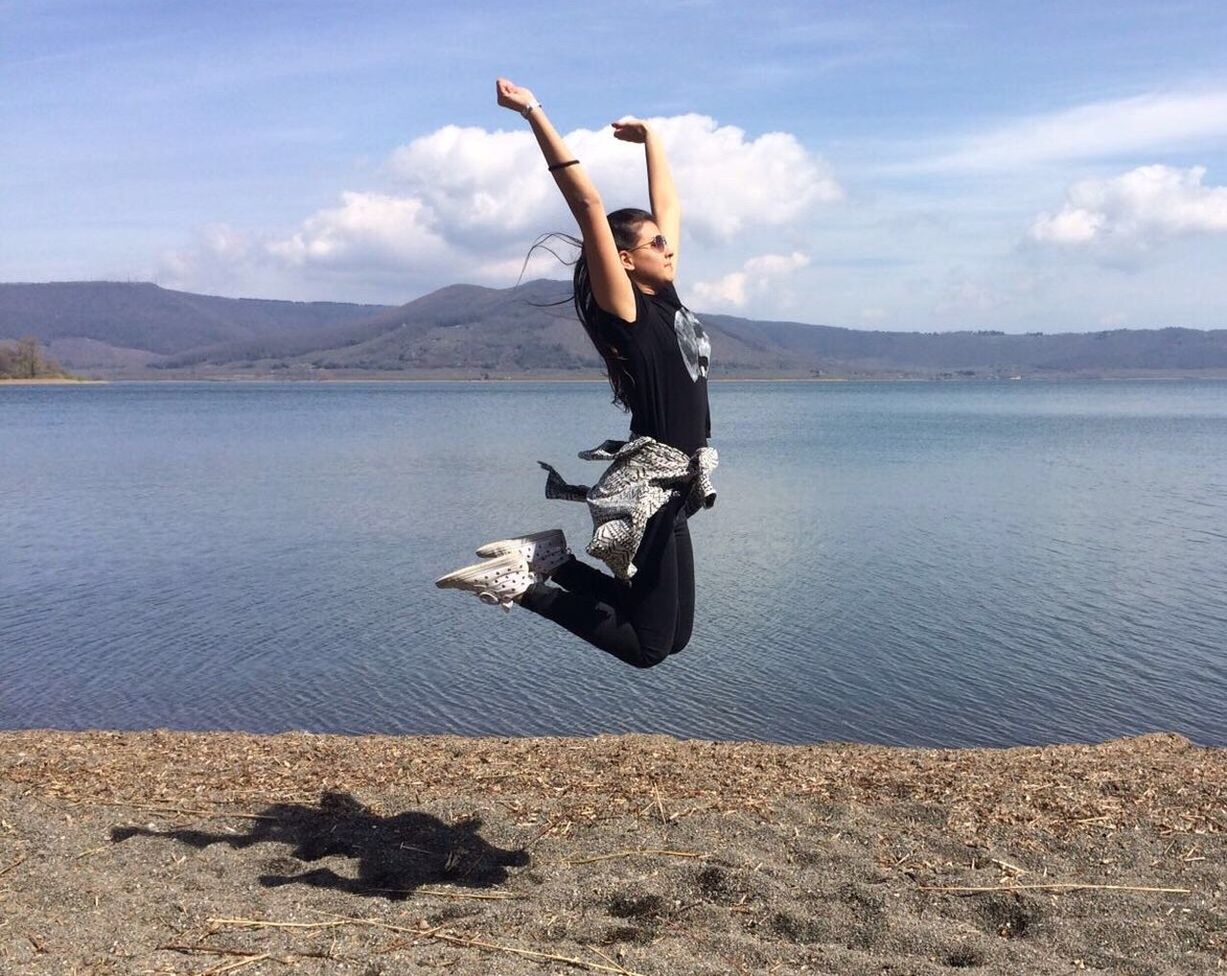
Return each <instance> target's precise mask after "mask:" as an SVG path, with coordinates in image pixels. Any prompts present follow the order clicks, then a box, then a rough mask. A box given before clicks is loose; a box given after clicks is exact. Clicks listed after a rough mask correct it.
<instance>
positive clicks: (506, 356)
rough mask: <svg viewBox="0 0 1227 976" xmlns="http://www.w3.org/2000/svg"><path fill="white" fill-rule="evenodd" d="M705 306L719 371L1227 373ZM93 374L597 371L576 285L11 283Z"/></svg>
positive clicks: (1168, 357)
mask: <svg viewBox="0 0 1227 976" xmlns="http://www.w3.org/2000/svg"><path fill="white" fill-rule="evenodd" d="M698 314H699V316H700V318H701V319H702V321H703V323H704V325H705V326H706V328H707V330H708V332H709V333H710V335H711V340H712V349H713V368H712V373H713V376H721V375H724V376H778V375H791V376H798V375H799V376H812V375H827V376H894V377H905V376H915V377H935V376H1006V375H1067V374H1088V373H1089V374H1122V373H1123V374H1138V375H1154V374H1156V373H1164V374H1179V373H1182V372H1188V371H1198V372H1207V371H1222V372H1227V330H1222V329H1218V330H1212V331H1203V330H1197V329H1181V328H1164V329H1116V330H1112V331H1107V332H1089V333H1059V334H1053V335H1044V334H1040V333H1032V334H1029V335H1006V334H1004V333H1001V332H994V331H987V330H986V331H978V332H943V333H913V332H867V331H860V330H855V329H845V328H838V327H834V326H826V325H808V324H805V323H800V322H773V321H756V320H751V319H744V318H737V317H734V316H729V315H715V314H705V313H703V312H702V311H699V313H698ZM24 335H32V336H36V337H38V338H40V339H42V340H43V341H44V342H46V343H47V344H48V345H49V346H50V352H51V353H52V354H53V355H55V356H56V358H57V359H58V360H59V361H60V362H61V363H62V364H63V365H64V366H65V367H67V368H71V369H77V370H79V371H82V370H84V371H89V372H92V373H93V374H94V375H123V376H148V377H171V376H183V375H197V376H199V375H205V376H207V375H285V376H297V375H320V374H321V373H341V374H343V375H414V376H419V375H443V374H455V375H479V374H482V373H488V374H491V375H499V376H514V375H517V374H526V373H538V374H551V375H552V374H555V373H559V372H562V373H572V374H579V375H596V374H597V373H598V372H599V370H600V366H601V364H600V360H599V357H598V356H597V354H596V352H595V350H593V348H592V346H591V345H590V344H589V342H588V339H587V336H586V335H585V334H584V332H583V330H582V329H581V328H579V326H578V325H577V323H576V321H575V315H574V311H573V309H572V307H571V304H570V285H569V283H567V282H561V281H548V280H538V281H530V282H526V283H524V284H522V285H521V286H519V287H518V288H505V289H495V288H482V287H478V286H476V285H450V286H448V287H446V288H441V289H439V290H438V291H435V292H432V293H430V294H429V295H424V296H423V297H421V298H418V299H415V300H414V301H411V302H408V303H406V304H405V305H401V306H396V307H388V306H374V305H344V304H336V303H327V302H312V303H305V302H279V301H263V300H257V299H232V298H216V297H211V296H205V295H193V294H190V293H188V292H176V291H169V290H167V289H163V288H159V287H157V286H156V285H151V284H121V283H114V282H74V283H58V284H48V285H0V338H7V337H13V338H16V337H19V336H24Z"/></svg>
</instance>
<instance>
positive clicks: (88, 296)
mask: <svg viewBox="0 0 1227 976" xmlns="http://www.w3.org/2000/svg"><path fill="white" fill-rule="evenodd" d="M385 307H386V306H382V305H347V304H341V303H337V302H284V301H272V300H265V299H256V298H219V297H216V296H213V295H194V294H192V293H191V292H184V291H172V290H170V289H167V288H160V287H158V286H157V285H154V284H151V283H148V282H118V281H63V282H50V283H46V284H0V338H12V339H17V338H21V337H25V336H33V337H34V338H37V339H39V340H41V341H42V342H43V343H44V344H45V345H47V346H48V347H49V348H50V351H51V353H52V354H53V355H55V356H56V357H57V358H59V359H60V361H61V362H62V363H63V364H64V365H65V366H69V367H72V366H94V365H104V366H105V365H118V364H124V363H138V364H141V365H144V364H146V363H149V362H155V361H157V360H158V358H159V357H161V356H166V355H171V354H174V353H178V352H183V351H185V350H187V349H192V348H195V347H197V346H202V345H208V344H215V343H219V342H230V341H235V340H240V339H252V338H257V337H260V336H265V335H270V334H273V333H283V332H287V331H293V332H298V333H300V334H309V333H311V332H315V331H319V330H323V329H328V328H331V327H334V326H337V325H341V324H347V323H351V322H355V321H358V320H361V319H365V318H369V317H370V316H371V315H373V314H376V313H377V312H379V311H381V310H383V309H384V308H385ZM82 340H87V341H85V342H83V341H82Z"/></svg>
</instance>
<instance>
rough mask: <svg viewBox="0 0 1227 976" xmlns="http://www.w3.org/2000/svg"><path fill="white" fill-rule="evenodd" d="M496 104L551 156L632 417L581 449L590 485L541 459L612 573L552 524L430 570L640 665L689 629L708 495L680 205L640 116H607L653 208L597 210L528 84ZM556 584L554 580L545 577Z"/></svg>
mask: <svg viewBox="0 0 1227 976" xmlns="http://www.w3.org/2000/svg"><path fill="white" fill-rule="evenodd" d="M497 90H498V103H499V105H501V106H503V107H504V108H508V109H511V110H513V111H516V112H519V113H520V114H521V115H522V116H523V117H524V118H525V119H527V120H528V122H529V124H530V125H531V126H532V130H533V135H535V136H536V138H537V142H538V144H539V145H540V146H541V152H542V154H543V155H544V156H545V161H546V164H547V168H548V169H549V171H550V172H551V173H552V174H553V176H554V180H555V182H556V183H557V184H558V189H559V190H560V191H561V192H562V195H563V197H564V199H565V200H566V202H567V205H568V206H569V207H570V209H571V213H572V214H573V215H574V217H575V220H576V222H577V223H578V224H579V229H580V235H581V237H582V245H583V246H582V252H581V254H580V257H579V259H578V260H577V261H576V264H575V273H574V285H575V310H576V312H577V314H578V316H579V320H580V323H581V324H582V325H583V327H584V330H585V332H587V334H588V337H589V338H590V339H591V340H592V343H593V345H594V346H595V347H596V350H597V352H599V353H600V354H601V358H602V359H603V360H604V362H605V366H606V371H607V373H608V376H609V384H610V386H611V387H612V389H613V394H614V401H615V402H616V403H618V404H620V405H621V406H622V407H623V409H625V410H627V411H629V413H630V415H631V424H630V440H629V441H626V442H622V441H606V442H605V443H604V444H602V445H601V446H600V447H598V448H594V449H593V450H591V451H584V452H581V454H580V457H582V458H586V459H591V460H607V461H610V462H611V463H610V465H609V467H608V468H607V469H606V470H605V473H604V474H603V475H601V477H600V479H599V480H598V481H597V483H596V484H595V485H594V486H592V487H591V488H589V487H586V486H576V485H568V484H566V483H565V482H564V481H563V480H562V478H561V477H559V476H558V473H557V472H556V471H554V470H553V469H552V468H550V466H549V465H546V464H544V463H543V464H542V466H543V467H545V468H547V469H548V470H549V472H550V475H549V480H548V482H547V485H546V495H547V497H550V498H565V499H570V500H573V501H586V502H587V503H588V506H589V509H590V511H591V514H592V517H593V523H594V531H593V538H592V542H591V543H590V544H589V545H588V547H587V551H588V553H589V554H591V555H593V556H596V557H597V558H599V559H601V560H603V561H604V562H605V563H606V564H607V565H608V566H609V567H610V569H611V570H612V575H610V574H608V573H604V572H602V571H600V570H598V569H596V568H595V567H593V566H589V565H587V564H586V563H583V562H580V561H579V560H578V559H576V558H575V557H574V556H573V555H572V554H571V553H570V551H569V550H568V549H567V545H566V542H565V539H564V537H563V534H562V531H561V530H560V529H551V530H548V531H546V532H538V533H533V534H531V535H527V536H521V537H518V538H514V539H505V540H502V541H501V542H493V543H488V544H487V545H484V546H482V547H480V548H479V549H478V550H477V554H478V555H479V556H484V557H491V558H487V559H486V561H485V562H481V563H477V564H476V565H473V566H466V567H465V568H463V569H459V570H456V571H455V572H453V573H449V574H448V575H446V576H443V577H441V578H440V579H438V580H436V585H438V586H440V587H453V588H456V589H462V590H469V591H472V592H475V593H476V594H477V595H478V596H479V597H480V598H481V599H482V600H483V601H485V602H487V603H492V604H501V605H502V606H503V607H504V608H506V609H510V607H511V605H512V604H514V603H518V604H519V605H520V606H522V607H525V608H527V609H529V610H531V611H533V612H534V613H537V614H540V615H541V616H543V617H546V618H547V619H549V620H552V621H554V622H555V623H557V624H560V625H561V626H563V627H565V628H566V629H567V630H569V631H571V633H573V634H576V635H577V636H579V637H582V638H583V639H584V640H586V641H588V642H589V643H590V644H593V645H595V646H596V647H599V648H600V649H601V650H603V651H607V652H608V653H610V654H612V655H614V656H615V657H617V658H619V659H620V660H622V661H625V662H626V663H628V664H632V665H634V666H636V667H641V668H648V667H652V666H653V665H656V664H659V663H660V662H661V661H663V660H664V659H665V658H667V657H668V656H669V655H670V654H676V653H677V652H678V651H680V650H681V649H682V648H684V647H685V646H686V644H687V642H688V641H689V640H690V633H691V627H692V625H693V622H694V592H695V590H694V556H693V550H692V549H691V544H690V530H689V527H688V524H687V523H688V519H689V516H690V515H692V514H693V513H694V512H695V511H697V510H698V509H699V508H701V507H710V506H711V505H712V504H713V503H714V501H715V493H714V491H712V490H711V482H710V480H709V475H710V473H711V470H712V469H713V468H714V467H715V466H716V452H715V451H714V450H713V449H711V448H710V447H708V446H707V439H708V437H709V436H710V435H711V414H710V411H709V409H708V403H707V371H708V361H709V356H710V351H711V346H710V343H709V341H708V338H707V335H706V333H705V332H704V331H703V328H702V326H701V325H700V324H699V321H698V319H696V318H695V316H694V315H693V314H692V313H691V312H690V311H689V309H687V308H686V307H685V306H683V305H682V303H681V301H680V299H679V298H678V296H677V291H676V289H675V288H674V286H673V281H674V276H675V273H676V268H677V253H678V242H679V241H680V238H681V207H680V206H679V203H678V197H677V191H676V190H675V189H674V186H673V177H672V175H671V174H670V172H669V166H668V163H666V161H665V154H664V149H663V147H662V146H661V144H660V140H659V138H658V137H657V135H656V134H655V133H654V132H653V131H652V130H651V129H650V128H649V127H648V126H647V124H646V123H644V122H641V121H638V120H627V121H623V122H614V123H613V135H614V137H615V138H618V139H622V140H624V141H626V142H632V143H640V144H642V145H643V146H644V150H645V153H646V156H647V170H648V196H649V200H650V203H651V207H652V209H651V212H650V213H649V212H648V211H645V210H636V209H625V210H615V211H614V212H613V213H610V214H608V215H606V213H605V209H604V205H603V204H602V202H601V197H600V194H599V193H597V189H596V187H595V186H594V185H593V183H592V181H591V180H590V179H589V178H588V175H587V173H585V171H584V168H583V166H582V165H581V164H580V161H579V160H577V159H575V158H573V157H572V156H571V154H570V152H569V151H568V149H567V147H566V144H565V143H564V142H563V140H562V137H561V136H559V134H558V133H557V131H555V129H554V127H553V125H551V124H550V121H549V119H548V118H547V117H546V115H545V111H544V110H543V109H542V107H541V103H540V102H538V101H537V99H536V98H534V97H533V93H532V92H531V91H529V90H528V89H527V88H521V87H519V86H517V85H513V84H512V83H511V82H510V81H507V80H506V79H503V78H500V79H499V80H498V82H497ZM550 584H553V585H550Z"/></svg>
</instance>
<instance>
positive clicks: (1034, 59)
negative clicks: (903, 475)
mask: <svg viewBox="0 0 1227 976" xmlns="http://www.w3.org/2000/svg"><path fill="white" fill-rule="evenodd" d="M1224 51H1227V4H1223V3H1221V2H1219V0H1201V2H1181V0H1168V2H1164V3H1157V2H1156V3H1138V2H1129V0H1122V2H1102V3H1091V2H1085V0H1083V2H1079V0H1065V2H1061V3H1050V2H1046V0H1032V2H1026V3H1023V2H1007V0H1002V2H999V3H983V2H969V3H964V2H940V0H938V2H925V3H916V2H914V0H912V2H873V0H866V2H861V3H857V4H848V3H823V2H777V0H755V2H754V3H752V4H747V3H744V2H738V3H731V2H724V0H671V2H667V3H664V2H641V0H620V2H619V3H617V4H594V5H580V4H575V3H551V2H541V3H522V4H506V3H500V4H494V3H489V2H472V3H466V2H454V3H449V4H433V3H432V4H418V3H405V2H404V0H398V2H388V3H385V2H363V0H351V2H306V0H299V2H292V0H259V2H256V3H252V2H250V0H244V2H241V3H237V2H230V0H213V2H209V3H203V2H174V0H158V2H146V0H131V2H125V0H84V2H82V0H16V2H10V0H0V281H65V280H99V279H107V280H133V281H155V282H157V283H158V284H160V285H163V286H164V287H168V288H178V289H183V290H187V291H196V292H205V293H209V294H217V295H228V296H242V297H256V298H281V299H300V300H332V301H355V302H373V303H380V304H400V303H403V302H407V301H410V300H411V299H413V298H416V297H418V296H420V295H423V294H426V293H428V292H430V291H432V290H434V289H436V288H439V287H442V286H444V285H448V284H453V283H456V282H469V283H474V284H480V285H486V286H489V287H496V288H506V287H510V286H511V285H513V284H515V282H516V280H517V277H518V276H519V274H520V271H521V267H522V265H523V263H524V261H525V258H526V256H527V255H528V252H529V249H530V247H531V245H532V244H533V242H534V241H535V240H536V239H537V238H538V237H539V236H540V235H541V234H545V233H548V232H551V231H563V232H568V231H574V230H575V227H574V222H573V221H572V218H571V217H570V215H569V213H568V212H567V210H566V208H565V206H564V205H563V203H562V200H561V197H560V195H559V194H558V192H557V190H556V188H555V186H554V183H553V180H552V178H551V177H550V176H549V174H548V173H547V172H546V170H545V166H544V163H543V161H542V159H541V156H540V153H539V151H538V149H537V148H536V144H535V142H534V140H533V139H532V136H531V133H530V131H529V129H528V124H527V123H526V122H525V121H524V120H522V119H521V118H520V117H519V116H518V115H516V114H514V113H512V112H509V111H507V110H506V109H502V108H499V107H498V105H497V104H496V102H495V95H494V81H495V78H496V77H498V76H500V75H502V76H505V77H508V78H510V79H511V80H512V81H514V82H515V83H517V84H520V85H524V86H526V87H528V88H530V89H531V90H532V91H533V92H534V94H535V95H536V97H537V98H538V99H540V101H541V102H542V103H543V105H544V106H545V109H546V111H547V112H548V114H549V116H550V119H551V120H552V121H553V123H554V125H555V126H556V127H557V128H558V130H559V131H560V132H562V133H563V134H564V135H565V136H566V138H567V140H568V144H569V146H570V147H571V149H572V150H573V152H574V155H576V156H578V157H580V158H581V159H582V160H583V162H584V163H585V166H586V167H587V168H588V171H589V173H590V174H591V176H592V177H593V179H594V180H595V182H596V184H597V186H598V188H599V190H600V192H601V196H602V199H603V201H604V202H605V204H606V207H607V209H610V210H613V209H616V208H618V207H623V206H646V205H647V184H646V174H645V168H644V163H643V151H642V147H637V146H634V145H630V144H627V143H623V142H620V141H617V140H615V139H614V138H613V137H612V135H611V130H610V129H609V125H608V123H609V122H611V121H613V120H614V119H619V118H624V117H627V116H632V117H639V118H644V119H647V120H648V121H649V123H650V124H651V125H652V126H653V127H654V128H655V130H656V131H657V132H658V133H659V134H660V136H661V139H662V142H663V144H664V146H665V147H666V149H667V151H668V154H669V159H670V161H671V163H672V167H673V170H674V173H675V176H676V179H677V183H678V187H679V192H680V193H681V197H682V205H683V212H684V216H683V232H682V240H681V255H680V260H679V278H678V290H679V294H680V295H681V297H682V299H683V301H685V302H686V304H688V305H690V306H691V307H693V308H694V309H696V310H697V311H699V312H705V311H706V312H721V313H727V314H735V315H744V316H747V317H752V318H760V319H787V320H793V321H803V322H814V323H822V324H827V325H838V326H846V327H850V328H856V329H885V330H905V331H925V332H933V331H942V332H944V331H951V330H959V329H998V330H1001V331H1005V332H1034V331H1042V332H1084V331H1096V330H1101V329H1115V328H1157V327H1164V326H1185V327H1192V328H1227V273H1225V272H1227V56H1225V55H1224V53H1223V52H1224ZM564 256H566V255H565V254H564ZM568 274H569V272H568V269H567V268H566V267H565V266H564V265H562V264H560V263H559V262H558V261H557V260H556V259H555V258H554V257H552V256H550V255H548V254H545V253H543V252H536V253H535V254H534V255H533V256H532V257H531V259H530V260H529V263H528V269H527V275H528V276H529V277H537V276H541V277H557V278H565V277H567V276H568Z"/></svg>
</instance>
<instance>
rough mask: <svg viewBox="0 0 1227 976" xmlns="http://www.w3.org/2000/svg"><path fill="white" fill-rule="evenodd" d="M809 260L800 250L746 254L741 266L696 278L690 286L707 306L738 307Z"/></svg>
mask: <svg viewBox="0 0 1227 976" xmlns="http://www.w3.org/2000/svg"><path fill="white" fill-rule="evenodd" d="M807 264H809V257H808V256H807V255H804V254H802V253H801V252H800V251H794V252H792V253H791V254H762V255H759V256H758V257H753V258H750V259H749V260H748V261H746V262H745V264H743V265H742V266H741V270H739V271H733V272H730V273H729V274H726V275H723V276H721V277H719V278H715V279H713V280H711V281H700V282H697V283H696V284H695V286H694V289H693V291H694V297H695V303H696V304H703V305H706V306H708V307H709V308H721V307H724V308H728V307H732V308H741V307H742V306H743V305H745V304H746V302H747V300H748V299H749V298H750V296H751V295H752V294H754V295H762V294H765V293H766V292H768V291H769V290H770V289H771V288H772V287H774V286H775V284H776V283H777V281H778V279H780V278H783V277H786V276H788V275H790V274H792V273H793V272H794V271H797V270H799V269H800V268H804V267H805V266H806V265H807Z"/></svg>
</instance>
